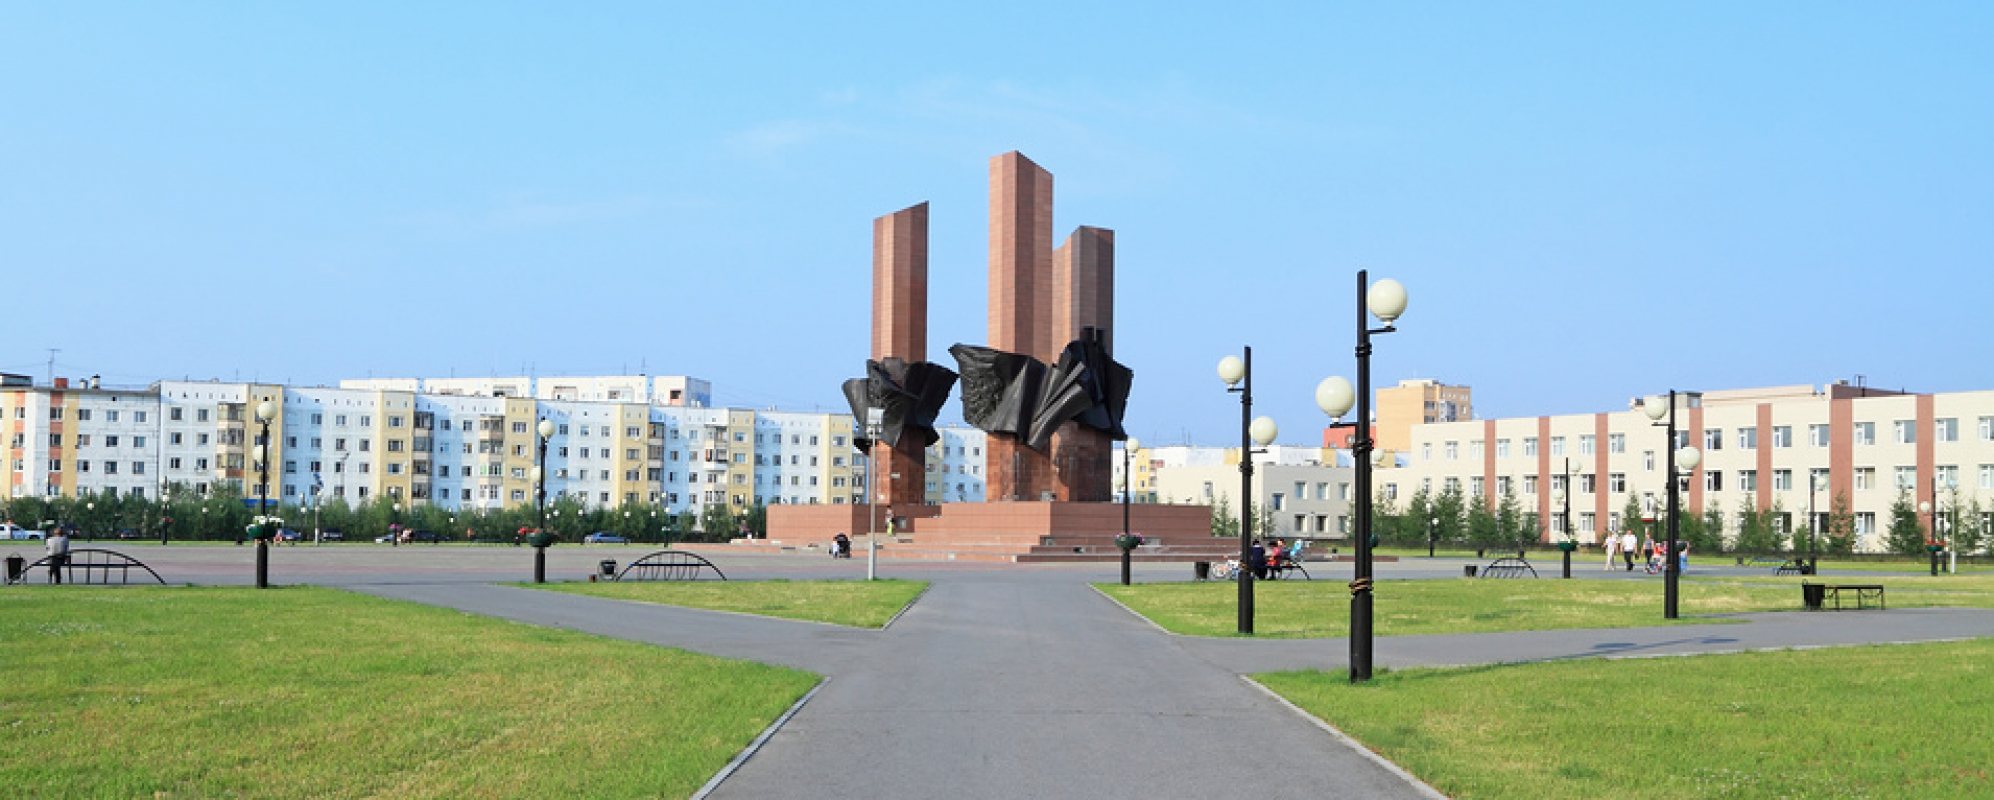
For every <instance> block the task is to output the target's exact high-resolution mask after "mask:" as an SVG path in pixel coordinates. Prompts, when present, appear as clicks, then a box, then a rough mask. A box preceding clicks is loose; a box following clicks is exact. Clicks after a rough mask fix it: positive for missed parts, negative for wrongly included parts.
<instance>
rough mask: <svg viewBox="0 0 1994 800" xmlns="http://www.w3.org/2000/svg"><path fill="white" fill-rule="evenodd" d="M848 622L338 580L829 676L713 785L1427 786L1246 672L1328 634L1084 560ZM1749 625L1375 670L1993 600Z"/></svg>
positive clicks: (1692, 645)
mask: <svg viewBox="0 0 1994 800" xmlns="http://www.w3.org/2000/svg"><path fill="white" fill-rule="evenodd" d="M925 577H927V578H929V579H931V580H934V581H935V583H934V584H933V586H932V588H931V589H930V590H929V591H928V592H927V593H926V594H925V595H924V596H923V597H922V598H921V599H920V600H919V601H918V602H917V603H916V604H915V605H914V607H913V608H912V609H911V610H910V611H909V612H908V613H907V614H906V615H904V616H903V617H902V618H901V619H900V620H899V621H898V622H896V623H895V624H894V625H893V626H892V627H891V628H889V629H888V630H885V631H863V630H853V629H848V628H840V627H836V626H830V625H820V624H813V623H804V622H794V621H786V620H775V619H766V618H759V617H752V616H745V615H738V614H726V613H719V612H709V611H698V610H692V609H681V608H671V607H664V606H653V605H644V604H631V603H623V602H617V601H609V600H600V599H596V598H588V597H577V596H571V595H563V594H554V593H543V592H536V591H533V590H529V589H518V588H509V587H500V586H485V585H465V584H424V583H378V584H370V585H363V586H356V587H354V588H357V589H360V590H362V591H367V592H371V593H374V594H378V595H381V596H386V597H395V598H401V599H406V600H413V601H417V602H423V603H431V604H436V605H442V606H448V607H453V608H458V609H462V610H466V611H471V612H476V613H482V614H490V615H494V616H499V617H505V618H509V619H516V620H521V621H525V622H531V623H535V624H543V625H557V626H561V627H567V628H573V629H577V630H583V631H589V632H593V633H598V634H602V635H606V636H614V637H619V638H626V639H634V640H639V641H646V642H653V643H657V644H662V645H670V646H677V647H684V648H687V649H691V650H697V651H700V652H705V653H712V654H715V655H721V656H729V657H735V658H745V659H751V660H755V661H763V662H769V663H776V664H785V665H790V666H795V667H799V668H803V669H808V670H811V671H814V672H818V673H821V674H825V675H828V676H829V677H830V679H829V682H828V683H827V684H826V685H825V686H824V687H823V688H822V689H821V690H820V691H819V692H818V694H817V695H816V697H815V698H813V699H812V700H811V701H810V702H809V703H808V704H807V705H806V706H805V707H804V708H803V710H802V711H801V712H800V713H798V714H797V715H796V716H795V717H794V718H792V719H791V720H790V721H789V723H788V724H787V725H785V726H784V727H783V728H782V729H781V731H779V732H778V733H777V734H776V735H775V736H774V737H773V738H771V739H770V740H769V742H768V743H767V744H766V745H765V746H764V747H763V749H762V750H761V751H760V752H759V753H757V754H756V755H755V756H754V757H753V758H752V759H750V760H749V761H748V762H747V763H746V764H745V765H744V766H743V767H742V768H741V769H740V771H739V772H737V773H735V774H734V775H733V776H732V777H730V778H729V779H728V780H726V781H725V782H724V783H722V784H721V785H720V787H719V788H718V790H716V792H715V793H714V796H715V797H804V796H808V797H831V798H838V797H868V798H874V797H881V798H899V797H909V798H913V797H933V796H937V795H940V794H947V795H949V796H952V797H1052V796H1062V797H1089V798H1116V797H1130V798H1137V797H1141V798H1150V797H1182V796H1187V795H1193V794H1213V793H1215V794H1216V795H1217V796H1226V797H1270V798H1283V797H1367V798H1370V797H1381V798H1393V797H1430V796H1432V795H1431V794H1430V793H1429V792H1430V790H1428V789H1426V788H1425V787H1423V786H1421V785H1418V784H1417V783H1415V782H1411V781H1409V780H1408V779H1407V778H1405V777H1403V776H1401V775H1399V774H1397V773H1396V772H1395V771H1394V770H1392V769H1390V768H1388V767H1386V766H1383V765H1381V764H1379V763H1377V762H1375V761H1374V760H1372V759H1371V758H1369V757H1368V756H1366V755H1365V754H1362V753H1360V752H1358V751H1356V750H1355V749H1353V748H1351V747H1350V746H1347V745H1345V744H1343V743H1341V742H1339V741H1338V740H1337V739H1335V738H1334V737H1332V736H1330V735H1327V734H1326V733H1324V732H1323V731H1322V730H1321V729H1319V728H1317V727H1315V726H1314V724H1313V723H1311V722H1310V721H1308V720H1305V719H1303V718H1301V717H1300V716H1298V715H1296V714H1293V713H1292V712H1289V711H1287V710H1286V709H1283V708H1282V707H1281V706H1280V705H1279V704H1278V703H1277V702H1275V701H1274V700H1272V699H1271V698H1269V697H1267V696H1265V695H1264V694H1262V693H1260V692H1259V691H1257V690H1255V689H1254V688H1252V687H1251V686H1249V685H1247V684H1246V683H1245V682H1243V681H1241V680H1240V678H1239V675H1241V674H1243V673H1251V672H1259V671H1266V670H1275V669H1297V668H1307V667H1315V668H1322V669H1328V670H1342V669H1344V668H1346V664H1347V662H1346V656H1347V654H1348V652H1349V650H1348V648H1349V645H1348V641H1347V640H1344V639H1325V640H1233V639H1203V638H1196V637H1180V636H1172V635H1168V634H1165V633H1162V632H1160V631H1158V630H1157V629H1156V628H1154V627H1153V626H1151V625H1149V624H1148V623H1147V622H1145V621H1142V620H1140V619H1138V618H1136V617H1134V616H1133V615H1131V614H1129V613H1128V612H1127V611H1125V610H1123V609H1122V608H1121V607H1119V606H1118V605H1116V604H1114V603H1113V602H1112V601H1110V600H1108V599H1107V598H1105V597H1103V596H1101V595H1100V594H1099V593H1097V592H1095V591H1094V590H1093V589H1092V588H1091V587H1089V586H1088V585H1087V581H1090V580H1099V579H1102V578H1103V577H1105V576H1104V575H1100V574H1095V573H1094V572H1085V571H1071V570H1057V571H1019V570H1016V569H1015V568H1009V569H998V570H991V571H965V572H942V573H939V574H935V575H928V576H925ZM1741 618H1743V619H1745V620H1747V621H1746V622H1745V623H1743V624H1712V625H1683V626H1669V627H1657V628H1639V629H1611V630H1567V631H1539V632H1521V633H1505V634H1470V635H1452V636H1410V637H1385V638H1380V639H1378V640H1377V651H1376V652H1377V655H1376V659H1377V664H1378V665H1379V666H1380V667H1408V666H1421V665H1438V664H1478V663H1491V662H1506V661H1532V660H1551V659H1565V658H1581V657H1594V656H1652V655H1673V654H1686V653H1708V652H1728V651H1736V650H1747V649H1762V648H1785V647H1809V646H1823V645H1840V644H1855V643H1864V642H1881V641H1925V640H1934V639H1950V638H1964V637H1977V636H1994V611H1988V610H1972V609H1908V610H1896V611H1887V612H1877V611H1869V612H1861V613H1842V614H1802V613H1785V614H1750V615H1743V616H1742V617H1741Z"/></svg>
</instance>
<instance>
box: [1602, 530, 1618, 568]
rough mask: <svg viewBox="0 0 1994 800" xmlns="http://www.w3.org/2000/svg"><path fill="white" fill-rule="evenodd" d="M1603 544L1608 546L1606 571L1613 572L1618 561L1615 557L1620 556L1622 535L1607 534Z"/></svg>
mask: <svg viewBox="0 0 1994 800" xmlns="http://www.w3.org/2000/svg"><path fill="white" fill-rule="evenodd" d="M1601 544H1604V545H1606V567H1605V569H1607V570H1609V571H1611V570H1612V569H1613V562H1614V561H1616V560H1617V559H1616V558H1614V557H1615V556H1618V555H1620V534H1618V533H1612V532H1608V533H1607V534H1606V541H1604V542H1601Z"/></svg>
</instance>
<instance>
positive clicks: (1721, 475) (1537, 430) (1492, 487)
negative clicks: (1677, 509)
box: [1377, 383, 1994, 551]
mask: <svg viewBox="0 0 1994 800" xmlns="http://www.w3.org/2000/svg"><path fill="white" fill-rule="evenodd" d="M1644 402H1646V401H1640V400H1637V401H1636V402H1634V403H1631V404H1630V405H1631V406H1632V408H1630V409H1629V410H1626V411H1614V412H1601V413H1595V414H1575V415H1564V416H1555V417H1552V416H1546V417H1521V418H1506V419H1491V420H1481V421H1470V422H1454V423H1435V424H1426V425H1420V426H1418V427H1416V428H1415V429H1414V430H1413V436H1412V442H1411V451H1410V452H1409V458H1408V464H1407V466H1406V467H1405V468H1402V469H1392V470H1385V471H1383V472H1381V473H1380V475H1379V477H1378V479H1377V485H1378V488H1379V493H1380V496H1383V497H1389V498H1391V499H1395V500H1398V501H1400V502H1403V501H1404V499H1405V498H1406V497H1408V496H1409V495H1410V494H1412V493H1415V492H1420V491H1425V492H1428V493H1432V494H1437V493H1440V492H1443V491H1447V490H1453V491H1458V492H1461V493H1463V494H1465V495H1466V496H1467V497H1468V498H1470V499H1471V500H1479V501H1481V502H1484V503H1488V504H1491V505H1493V504H1495V503H1497V502H1498V501H1499V500H1500V499H1501V498H1502V497H1503V496H1504V495H1505V494H1514V495H1515V496H1516V497H1517V498H1518V499H1519V500H1520V501H1521V502H1522V503H1523V506H1524V508H1525V510H1526V511H1534V512H1535V513H1536V514H1537V519H1539V520H1543V521H1544V524H1543V525H1542V526H1541V527H1542V528H1543V529H1544V534H1543V535H1544V537H1545V538H1546V539H1547V540H1548V539H1549V538H1550V535H1551V532H1552V531H1557V530H1562V529H1563V526H1564V522H1565V521H1564V519H1563V508H1564V504H1563V503H1562V502H1559V500H1561V498H1560V497H1559V493H1560V492H1561V491H1567V490H1569V494H1568V497H1569V499H1570V507H1571V514H1572V519H1571V530H1572V531H1573V532H1574V533H1575V534H1576V536H1577V538H1578V539H1579V540H1580V541H1583V542H1597V541H1599V537H1600V536H1601V535H1602V534H1603V533H1604V532H1607V531H1611V530H1617V529H1618V528H1619V527H1620V526H1621V525H1622V524H1623V523H1624V522H1625V520H1624V519H1623V516H1624V513H1625V510H1626V509H1627V507H1628V503H1629V500H1630V499H1631V500H1632V501H1633V502H1634V503H1635V504H1636V505H1637V506H1638V507H1639V508H1641V509H1642V512H1641V513H1642V514H1643V515H1644V516H1649V515H1653V514H1655V513H1657V512H1656V510H1657V509H1661V508H1664V507H1665V506H1666V494H1665V492H1666V490H1667V484H1666V483H1665V482H1664V481H1665V476H1664V472H1665V470H1666V466H1665V464H1666V460H1667V451H1666V450H1665V449H1664V448H1665V447H1667V446H1668V443H1667V442H1665V441H1664V439H1666V438H1667V435H1666V433H1665V430H1664V429H1663V428H1662V427H1660V426H1658V425H1657V424H1656V423H1652V422H1651V421H1650V420H1649V419H1648V416H1647V415H1646V414H1645V413H1643V411H1642V410H1641V405H1642V403H1644ZM1676 424H1677V428H1678V437H1677V438H1678V441H1677V442H1676V444H1677V445H1678V446H1685V445H1694V446H1696V447H1697V448H1698V449H1699V451H1700V453H1701V462H1700V463H1699V464H1698V465H1697V466H1696V467H1695V468H1694V469H1692V470H1688V471H1687V473H1686V474H1685V475H1684V476H1683V477H1682V478H1680V483H1679V487H1680V489H1681V503H1682V508H1683V509H1684V510H1685V513H1687V514H1704V513H1705V512H1707V511H1717V512H1719V513H1720V515H1721V518H1722V519H1723V523H1724V525H1723V528H1724V530H1723V533H1724V535H1725V536H1726V537H1727V538H1729V537H1732V536H1735V535H1736V533H1737V532H1738V530H1739V527H1740V525H1741V517H1742V515H1743V514H1744V513H1746V512H1750V511H1758V512H1771V513H1772V514H1773V519H1774V524H1775V526H1776V527H1777V528H1779V529H1780V530H1781V531H1782V532H1786V533H1791V532H1793V531H1795V530H1797V529H1804V528H1805V527H1806V526H1807V524H1808V522H1809V518H1808V516H1807V515H1808V514H1809V513H1810V509H1811V513H1812V514H1813V517H1812V521H1813V523H1814V525H1813V529H1814V530H1817V531H1825V530H1827V527H1828V517H1829V514H1830V513H1831V511H1832V509H1833V508H1834V506H1835V504H1836V503H1837V502H1843V503H1846V505H1847V507H1848V510H1849V512H1850V513H1851V514H1852V515H1853V522H1854V528H1855V534H1856V547H1857V549H1858V550H1859V551H1877V550H1881V549H1883V542H1882V536H1883V531H1884V529H1885V528H1886V527H1887V526H1888V525H1889V509H1890V507H1891V505H1892V504H1893V503H1894V502H1896V501H1897V500H1898V498H1899V497H1900V494H1901V495H1903V496H1907V497H1908V498H1909V499H1910V501H1911V502H1912V503H1913V504H1914V505H1915V504H1916V503H1919V502H1924V503H1928V504H1934V505H1936V506H1937V507H1938V508H1939V509H1940V511H1941V514H1939V515H1937V516H1938V517H1939V518H1941V519H1946V518H1949V517H1950V516H1951V511H1952V510H1956V509H1959V508H1964V507H1971V506H1972V504H1973V503H1975V502H1976V501H1977V502H1979V503H1980V504H1981V507H1983V508H1987V507H1989V501H1990V500H1994V391H1976V392H1956V393H1943V394H1906V393H1899V392H1889V391H1880V390H1876V389H1870V388H1865V387H1860V386H1849V385H1847V384H1845V383H1844V384H1833V385H1829V386H1824V387H1819V388H1816V387H1812V386H1784V387H1771V388H1765V389H1742V390H1730V391H1713V392H1704V393H1701V394H1688V395H1683V396H1682V397H1681V399H1680V400H1679V402H1678V408H1677V410H1676ZM1816 485H1818V486H1819V488H1818V489H1814V488H1810V487H1813V486H1816ZM1934 500H1936V503H1933V501H1934ZM1919 522H1920V525H1921V526H1925V528H1926V531H1927V535H1928V536H1929V535H1930V526H1931V525H1932V524H1933V515H1927V514H1921V515H1920V517H1919ZM1942 524H1943V523H1942ZM1941 537H1943V530H1941Z"/></svg>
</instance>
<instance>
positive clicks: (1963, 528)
mask: <svg viewBox="0 0 1994 800" xmlns="http://www.w3.org/2000/svg"><path fill="white" fill-rule="evenodd" d="M1985 513H1986V512H1985V511H1983V510H1982V509H1981V507H1980V498H1978V497H1975V498H1973V501H1972V502H1970V503H1968V504H1967V505H1965V506H1963V507H1962V506H1961V505H1960V504H1959V501H1957V500H1955V501H1953V509H1952V514H1953V519H1954V522H1953V526H1952V546H1953V550H1954V551H1955V552H1959V553H1977V552H1980V549H1981V548H1983V547H1985V546H1987V526H1986V518H1985V516H1984V514H1985Z"/></svg>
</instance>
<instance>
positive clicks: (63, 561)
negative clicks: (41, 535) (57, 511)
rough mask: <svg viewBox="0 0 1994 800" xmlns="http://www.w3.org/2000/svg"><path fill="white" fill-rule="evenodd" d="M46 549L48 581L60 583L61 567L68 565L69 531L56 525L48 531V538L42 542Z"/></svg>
mask: <svg viewBox="0 0 1994 800" xmlns="http://www.w3.org/2000/svg"><path fill="white" fill-rule="evenodd" d="M42 546H43V547H44V548H46V549H47V550H48V582H49V583H53V584H58V585H59V584H61V583H62V568H63V567H65V566H68V565H69V532H68V531H65V530H63V528H62V526H60V525H58V526H56V527H55V528H54V529H52V530H50V531H49V532H48V539H47V540H45V541H44V542H42Z"/></svg>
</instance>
